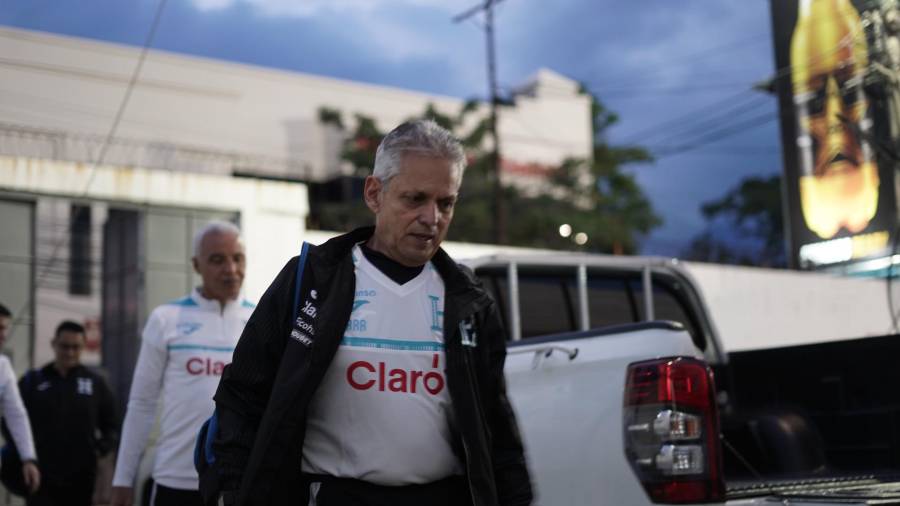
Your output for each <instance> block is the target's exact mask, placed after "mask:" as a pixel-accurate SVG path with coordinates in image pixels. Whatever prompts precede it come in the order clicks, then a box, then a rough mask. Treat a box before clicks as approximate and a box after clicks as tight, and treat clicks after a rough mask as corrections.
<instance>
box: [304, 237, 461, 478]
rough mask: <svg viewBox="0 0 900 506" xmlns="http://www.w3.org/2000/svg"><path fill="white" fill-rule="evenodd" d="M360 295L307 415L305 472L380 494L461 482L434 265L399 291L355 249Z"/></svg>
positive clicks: (440, 298)
mask: <svg viewBox="0 0 900 506" xmlns="http://www.w3.org/2000/svg"><path fill="white" fill-rule="evenodd" d="M353 260H354V263H355V265H356V290H355V297H354V301H353V310H352V313H351V314H350V320H349V321H348V322H347V328H346V329H345V331H344V336H343V339H342V340H341V344H340V347H339V348H338V350H337V354H336V355H335V357H334V360H333V361H332V363H331V365H330V366H329V369H328V371H327V372H326V374H325V377H324V379H323V380H322V384H321V385H320V386H319V388H318V390H317V391H316V393H315V395H314V397H313V399H312V402H311V404H310V408H309V415H308V418H307V426H306V438H305V440H304V445H303V460H302V469H303V471H304V472H306V473H313V474H324V475H329V476H336V477H342V478H354V479H359V480H364V481H367V482H370V483H375V484H379V485H390V486H396V485H409V484H417V483H428V482H432V481H437V480H440V479H443V478H447V477H448V476H452V475H455V474H462V467H461V465H460V461H459V459H458V458H457V457H456V455H455V454H454V452H453V444H452V436H451V432H450V419H451V416H452V406H451V402H450V395H449V393H448V391H447V380H446V375H445V368H446V365H445V357H444V335H443V314H444V313H443V311H444V283H443V280H441V277H440V275H439V274H438V273H437V271H436V270H435V269H434V267H433V266H432V264H431V263H428V264H427V265H426V266H425V268H424V269H423V270H422V272H421V273H420V274H419V275H418V276H416V277H415V278H413V279H412V280H410V281H408V282H406V283H404V284H402V285H399V284H397V283H396V282H394V281H393V280H392V279H390V278H389V277H388V276H386V275H385V274H384V273H382V272H381V271H379V270H378V268H377V267H375V266H374V265H372V264H371V263H370V262H369V261H368V260H367V259H366V258H365V255H363V253H362V252H361V251H360V248H359V246H356V247H354V249H353Z"/></svg>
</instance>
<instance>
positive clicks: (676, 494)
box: [624, 358, 725, 504]
mask: <svg viewBox="0 0 900 506" xmlns="http://www.w3.org/2000/svg"><path fill="white" fill-rule="evenodd" d="M715 395H716V394H715V383H714V381H713V375H712V370H711V369H710V368H709V366H707V365H706V363H705V362H702V361H700V360H696V359H693V358H667V359H660V360H652V361H647V362H637V363H634V364H631V365H630V366H628V375H627V378H626V385H625V403H624V422H625V457H626V458H627V459H628V461H629V463H630V464H631V467H632V469H634V471H635V473H636V474H637V476H638V479H639V480H640V481H641V484H642V485H643V486H644V489H645V490H646V491H647V494H648V495H649V496H650V499H651V500H652V501H653V502H655V503H668V504H678V503H697V502H720V501H722V500H723V498H724V492H725V485H724V482H723V479H722V469H721V462H722V461H721V454H722V452H721V446H720V444H719V414H718V410H717V408H716V403H715Z"/></svg>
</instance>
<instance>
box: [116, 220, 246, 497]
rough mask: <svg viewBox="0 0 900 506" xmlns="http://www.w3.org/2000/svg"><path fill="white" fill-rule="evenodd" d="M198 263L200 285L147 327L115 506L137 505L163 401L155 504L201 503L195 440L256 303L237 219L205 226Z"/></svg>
mask: <svg viewBox="0 0 900 506" xmlns="http://www.w3.org/2000/svg"><path fill="white" fill-rule="evenodd" d="M192 262H193V265H194V270H195V271H196V272H197V274H199V275H200V278H201V280H202V283H201V285H200V286H199V287H197V288H195V289H194V291H193V292H191V293H190V294H189V295H188V296H186V297H184V298H181V299H177V300H173V301H170V302H167V303H165V304H163V305H161V306H159V307H157V308H156V309H155V310H153V312H152V313H151V314H150V317H149V318H148V320H147V324H146V326H145V327H144V332H143V336H142V343H141V350H140V354H139V355H138V361H137V366H136V368H135V371H134V379H133V381H132V383H131V395H130V396H129V399H128V411H127V413H126V416H125V422H124V425H123V430H122V442H121V444H120V446H119V454H118V460H117V462H116V471H115V475H114V477H113V496H112V501H111V504H112V505H113V506H128V505H130V504H132V501H133V486H134V480H135V476H136V474H137V471H138V465H139V462H140V459H141V454H142V453H143V452H144V449H145V446H146V444H147V439H148V436H149V434H150V431H151V429H152V428H153V422H154V419H155V418H156V410H157V402H158V401H161V402H162V412H161V416H160V427H159V436H158V437H157V440H156V443H157V447H156V460H155V462H154V465H153V473H152V474H153V481H154V484H153V488H152V492H151V504H152V505H153V506H163V505H173V506H188V505H201V504H202V500H201V497H200V494H199V492H198V484H197V472H196V470H195V469H194V464H193V449H194V441H195V439H196V435H197V431H198V430H199V429H200V426H201V425H202V424H203V422H204V420H206V419H207V418H208V417H209V416H210V415H211V414H212V412H213V409H214V406H213V401H212V396H213V394H214V393H215V390H216V386H217V385H218V383H219V378H220V376H221V375H222V371H223V370H224V368H225V365H226V364H227V363H229V362H231V354H232V352H233V351H234V346H235V343H237V340H238V337H239V336H240V335H241V332H242V331H243V329H244V325H245V324H246V323H247V320H248V319H249V318H250V314H251V313H252V312H253V308H254V305H253V304H251V303H249V302H247V301H246V300H244V299H242V298H241V285H242V284H243V281H244V269H245V266H246V259H245V257H244V245H243V243H242V241H241V235H240V230H239V229H238V228H237V227H236V226H234V225H233V224H231V223H228V222H224V221H216V222H212V223H210V224H208V225H207V226H205V227H203V228H202V229H201V230H200V231H198V232H197V234H196V235H195V236H194V255H193V258H192Z"/></svg>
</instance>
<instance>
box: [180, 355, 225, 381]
mask: <svg viewBox="0 0 900 506" xmlns="http://www.w3.org/2000/svg"><path fill="white" fill-rule="evenodd" d="M225 365H226V363H225V362H222V361H220V360H213V359H211V358H209V357H206V358H201V357H192V358H189V359H188V361H187V364H185V366H184V367H185V368H186V369H187V372H188V374H191V375H193V376H201V375H203V376H221V375H222V371H223V370H224V369H225Z"/></svg>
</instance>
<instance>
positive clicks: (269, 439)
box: [200, 228, 532, 506]
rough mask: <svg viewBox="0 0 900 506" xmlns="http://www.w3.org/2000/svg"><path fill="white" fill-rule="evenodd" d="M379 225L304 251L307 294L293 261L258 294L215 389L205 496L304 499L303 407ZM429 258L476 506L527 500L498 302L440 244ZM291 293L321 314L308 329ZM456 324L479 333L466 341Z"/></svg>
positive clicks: (255, 501)
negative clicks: (440, 293)
mask: <svg viewBox="0 0 900 506" xmlns="http://www.w3.org/2000/svg"><path fill="white" fill-rule="evenodd" d="M372 232H373V229H372V228H365V229H359V230H355V231H353V232H351V233H349V234H346V235H343V236H340V237H336V238H334V239H332V240H330V241H328V242H327V243H325V244H323V245H321V246H312V247H309V248H308V250H304V252H305V253H304V255H305V256H306V258H305V260H306V261H305V264H304V265H305V268H304V270H303V273H302V282H301V283H300V285H301V286H300V291H299V292H295V290H296V288H297V287H296V284H297V283H296V274H297V272H296V270H297V265H298V262H299V261H300V259H299V257H295V258H293V259H291V260H290V261H289V262H288V264H287V265H286V266H285V267H284V269H282V271H281V273H280V274H279V275H278V277H277V278H276V279H275V281H274V282H273V283H272V285H271V286H270V287H269V288H268V290H267V291H266V293H265V294H264V295H263V297H262V299H261V300H260V302H259V305H258V306H257V307H256V310H255V311H254V313H253V315H252V316H251V317H250V320H249V321H248V322H247V326H246V328H245V329H244V333H243V334H242V335H241V339H240V341H239V342H238V345H237V348H236V349H235V352H234V358H233V362H232V363H231V364H230V365H229V366H228V367H226V369H225V372H224V374H223V376H222V381H221V383H220V384H219V389H218V391H217V392H216V396H215V400H216V410H217V414H218V415H217V416H218V432H217V434H216V436H215V439H214V440H213V441H214V442H213V451H214V455H215V461H214V463H213V464H212V466H211V467H210V468H209V469H208V470H206V471H205V472H204V473H203V475H202V476H201V479H200V489H201V492H202V493H203V495H204V497H205V498H206V501H207V503H209V502H210V501H214V499H215V497H216V496H217V494H218V492H219V491H232V492H235V493H236V504H238V505H242V506H243V505H264V504H265V505H281V504H306V502H305V501H306V497H307V496H306V494H307V491H306V490H305V488H304V487H303V486H302V485H301V480H300V479H299V477H300V466H301V463H300V461H301V454H302V450H303V439H304V434H305V430H306V412H307V408H308V406H309V402H310V399H311V398H312V396H313V394H314V392H315V391H316V388H318V386H319V384H320V382H321V380H322V377H323V375H324V374H325V371H326V370H327V368H328V366H329V364H330V363H331V360H332V359H333V357H334V355H335V352H336V351H337V348H338V345H339V344H340V341H341V337H342V336H343V332H344V328H345V327H346V325H347V321H348V319H349V317H350V312H351V309H352V305H353V298H354V289H355V286H356V278H355V275H354V267H353V262H352V259H351V250H352V248H353V245H355V244H357V243H359V242H362V241H365V240H366V239H368V238H369V237H370V236H371V234H372ZM304 255H301V256H304ZM432 261H433V263H434V265H435V267H436V268H437V270H438V272H439V273H440V275H441V277H442V279H443V281H444V287H445V304H444V338H445V346H446V348H445V349H446V367H447V369H446V377H447V384H448V388H449V392H450V398H451V401H452V403H453V408H454V411H455V412H456V414H457V416H456V418H457V425H458V431H459V436H460V443H461V447H462V448H464V452H463V453H464V455H461V460H462V461H463V462H464V464H465V469H466V473H467V479H468V483H469V487H470V490H471V494H472V498H473V502H474V506H495V505H504V506H505V505H527V504H530V503H531V501H532V491H531V483H530V480H529V476H528V470H527V468H526V463H525V457H524V454H523V449H522V442H521V438H520V436H519V432H518V428H517V425H516V421H515V418H514V416H513V412H512V409H511V407H510V404H509V402H508V400H507V397H506V387H505V382H504V377H503V363H504V360H505V357H506V342H505V332H504V331H503V329H502V326H501V322H500V318H499V315H498V313H497V309H496V304H495V303H494V301H493V300H492V299H491V297H490V296H489V295H488V294H487V293H486V292H485V291H484V290H483V289H482V288H481V287H480V286H479V284H478V283H477V281H475V280H474V278H473V276H471V274H470V273H468V272H467V271H465V270H463V269H461V268H460V267H459V266H458V265H457V264H456V263H454V262H453V261H452V260H451V259H450V257H449V256H447V254H446V253H444V252H443V250H441V251H439V252H438V253H437V254H436V255H435V257H434V258H433V259H432ZM312 290H315V293H311V291H312ZM295 299H296V300H298V301H299V306H300V307H301V308H303V307H307V309H308V306H306V305H307V303H311V304H313V305H314V306H315V310H314V311H312V312H311V313H312V314H314V315H315V318H314V319H310V318H306V319H305V321H307V322H308V323H311V324H312V328H310V326H309V325H306V324H303V325H297V324H296V323H295V322H294V321H292V320H293V314H294V312H295V308H294V307H292V306H293V305H294V300H295ZM307 314H310V312H308V313H307ZM461 322H465V323H466V324H468V325H471V326H472V328H473V330H474V332H473V333H471V334H470V335H469V337H470V338H471V339H469V340H468V341H469V343H468V344H464V343H463V340H462V338H461V331H460V323H461ZM301 326H302V327H304V328H300V327H301ZM471 341H474V343H472V342H471ZM472 344H474V346H473V345H472Z"/></svg>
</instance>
